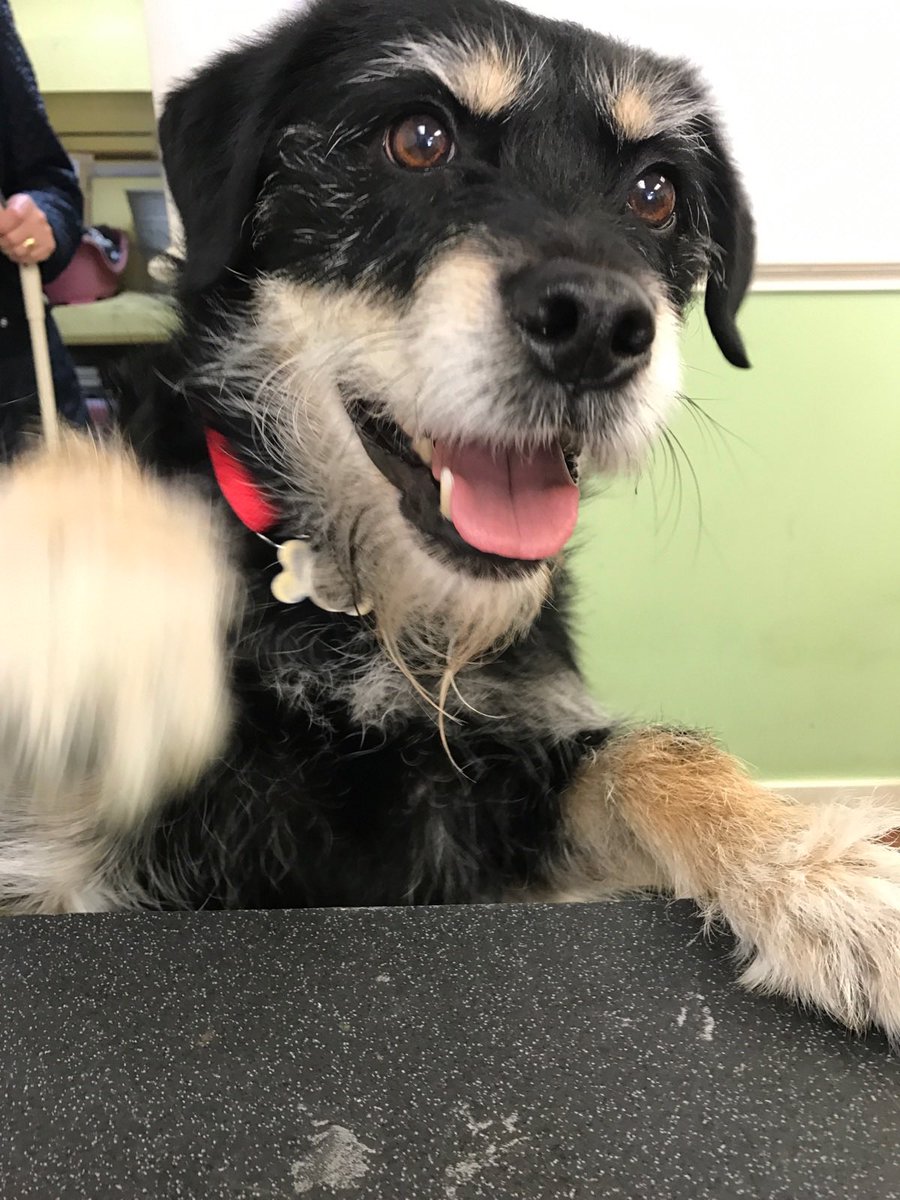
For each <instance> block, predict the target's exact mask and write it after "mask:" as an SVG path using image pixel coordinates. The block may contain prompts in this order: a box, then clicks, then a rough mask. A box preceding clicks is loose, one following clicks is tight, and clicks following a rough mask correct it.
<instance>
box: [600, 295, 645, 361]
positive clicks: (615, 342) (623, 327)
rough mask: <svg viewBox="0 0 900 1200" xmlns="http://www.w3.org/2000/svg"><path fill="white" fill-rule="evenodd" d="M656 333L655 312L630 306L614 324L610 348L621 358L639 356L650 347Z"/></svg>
mask: <svg viewBox="0 0 900 1200" xmlns="http://www.w3.org/2000/svg"><path fill="white" fill-rule="evenodd" d="M655 334H656V323H655V321H654V320H653V313H652V312H650V311H649V309H646V308H637V307H634V308H629V309H626V311H625V312H623V313H622V314H621V315H620V316H619V317H618V318H617V320H616V323H615V325H614V326H613V329H612V336H611V337H610V343H609V344H610V349H611V350H612V352H613V354H615V355H617V356H618V357H619V358H637V357H638V356H639V355H641V354H643V353H644V352H645V351H646V350H649V349H650V346H651V345H652V344H653V338H654V336H655Z"/></svg>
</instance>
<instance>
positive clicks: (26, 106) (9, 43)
mask: <svg viewBox="0 0 900 1200" xmlns="http://www.w3.org/2000/svg"><path fill="white" fill-rule="evenodd" d="M0 139H2V150H0V188H2V190H3V192H4V194H5V195H6V196H11V195H14V194H15V193H17V192H27V193H28V194H29V195H30V196H31V197H32V199H33V200H34V202H35V204H37V205H38V206H39V207H40V208H41V209H43V211H44V214H45V215H46V217H47V220H48V221H49V222H50V227H51V229H52V230H53V236H54V238H55V239H56V250H55V251H54V252H53V254H52V255H51V256H50V258H48V259H47V261H46V262H43V263H41V275H42V276H43V278H44V282H45V283H49V282H50V281H51V280H52V279H55V278H56V276H57V275H58V274H59V273H60V271H62V270H63V268H64V267H66V266H67V265H68V263H69V260H70V259H71V258H72V255H73V254H74V253H75V251H76V249H77V248H78V243H79V242H80V240H81V228H82V219H83V216H84V203H83V200H82V196H81V189H80V188H79V186H78V179H77V177H76V175H75V171H74V169H73V167H72V164H71V162H70V161H69V157H68V155H67V154H66V152H65V150H64V149H63V148H62V146H61V145H60V142H59V139H58V138H57V136H56V134H55V133H54V132H53V130H52V129H51V128H50V122H49V121H48V120H47V113H46V110H45V109H44V102H43V101H42V99H41V95H40V92H39V91H38V86H37V81H36V79H35V77H34V72H33V71H32V69H31V63H30V62H29V61H28V55H27V54H26V53H25V48H24V46H23V45H22V42H21V40H20V39H19V35H18V33H17V32H16V27H15V24H14V22H13V16H12V11H11V10H10V7H9V0H0Z"/></svg>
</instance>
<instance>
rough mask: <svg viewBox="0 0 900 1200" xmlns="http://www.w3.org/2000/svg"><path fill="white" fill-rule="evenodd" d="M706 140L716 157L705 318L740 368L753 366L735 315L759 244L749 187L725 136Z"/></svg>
mask: <svg viewBox="0 0 900 1200" xmlns="http://www.w3.org/2000/svg"><path fill="white" fill-rule="evenodd" d="M706 140H707V147H708V149H709V153H710V157H711V159H712V181H711V183H710V186H709V189H708V203H709V232H710V237H711V239H712V243H713V244H712V248H711V252H710V257H711V262H710V270H709V278H708V279H707V281H706V303H705V307H706V319H707V321H708V322H709V327H710V329H711V330H712V334H713V337H714V338H715V339H716V342H717V343H718V346H719V349H720V350H721V351H722V353H723V354H724V355H725V357H726V358H727V359H728V361H729V362H730V363H731V364H732V365H733V366H735V367H749V366H750V360H749V359H748V358H747V352H746V350H745V349H744V343H743V341H742V339H741V335H740V333H739V332H738V327H737V324H736V322H735V317H736V315H737V310H738V309H739V308H740V305H741V301H742V300H743V298H744V295H745V293H746V291H747V288H748V287H749V285H750V277H751V275H752V274H753V261H754V253H755V249H756V237H755V234H754V231H753V218H752V216H751V214H750V205H749V203H748V202H747V197H746V194H745V192H744V188H743V186H742V184H741V181H740V178H739V176H738V173H737V171H736V170H735V167H734V163H733V162H732V161H731V156H730V155H729V153H728V151H727V150H726V149H725V146H724V143H723V142H722V140H721V138H720V137H718V136H717V135H716V134H712V135H711V136H709V137H708V138H707V139H706Z"/></svg>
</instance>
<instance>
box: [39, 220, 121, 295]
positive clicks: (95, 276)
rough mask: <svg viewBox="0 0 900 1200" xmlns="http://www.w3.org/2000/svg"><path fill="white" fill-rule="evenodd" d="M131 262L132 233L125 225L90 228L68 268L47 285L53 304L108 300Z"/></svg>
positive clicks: (47, 293)
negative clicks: (126, 230) (129, 253)
mask: <svg viewBox="0 0 900 1200" xmlns="http://www.w3.org/2000/svg"><path fill="white" fill-rule="evenodd" d="M127 262H128V236H127V234H125V233H123V232H122V230H121V229H109V228H107V227H105V226H104V227H103V228H100V229H86V230H85V231H84V233H83V234H82V237H81V245H80V246H79V247H78V249H77V250H76V251H75V256H74V258H73V259H72V261H71V262H70V263H69V265H68V266H67V267H66V269H65V270H64V271H63V272H62V273H61V274H60V275H57V277H56V279H54V280H53V282H52V283H48V284H47V285H46V286H45V287H44V294H45V295H46V297H47V299H48V300H49V301H50V303H51V304H90V303H91V301H92V300H106V299H108V298H109V297H110V296H114V295H115V294H116V292H118V290H119V288H120V286H121V282H122V281H121V275H122V272H123V271H124V270H125V264H126V263H127Z"/></svg>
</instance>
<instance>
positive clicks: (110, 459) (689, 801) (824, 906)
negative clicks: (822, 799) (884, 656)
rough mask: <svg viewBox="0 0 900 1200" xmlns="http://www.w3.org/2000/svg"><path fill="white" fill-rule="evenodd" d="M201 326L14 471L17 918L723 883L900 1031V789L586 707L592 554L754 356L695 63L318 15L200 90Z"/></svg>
mask: <svg viewBox="0 0 900 1200" xmlns="http://www.w3.org/2000/svg"><path fill="white" fill-rule="evenodd" d="M160 138H161V145H162V151H163V158H164V164H165V169H166V173H167V177H168V182H169V185H170V188H171V193H172V196H173V198H174V201H175V203H176V205H177V208H178V210H179V212H180V215H181V218H182V221H183V229H184V255H183V260H182V261H181V263H180V267H179V278H178V284H177V291H178V301H179V306H180V314H181V327H180V330H179V332H178V334H177V335H176V336H175V337H174V338H173V340H172V341H171V343H170V344H169V345H168V346H167V347H165V348H164V349H163V350H162V351H161V352H160V354H159V355H158V356H157V357H155V358H154V360H153V361H152V363H150V364H146V365H144V366H142V367H141V369H140V370H139V371H137V372H136V373H135V375H134V377H133V378H132V381H131V383H130V385H129V386H128V387H127V388H125V389H124V393H123V397H122V401H121V413H120V418H121V419H120V425H121V432H120V434H119V436H118V438H116V439H113V440H110V441H103V442H92V441H90V440H88V439H85V438H80V439H79V438H75V437H69V438H67V439H65V440H64V443H63V446H62V448H61V449H60V450H58V451H50V450H45V451H40V450H35V451H34V452H33V453H32V454H31V455H29V456H24V457H22V458H21V459H19V460H17V461H16V462H15V463H14V464H12V465H11V466H10V467H8V468H7V469H6V470H5V472H4V474H3V476H2V483H0V561H2V562H3V564H4V577H3V582H2V585H0V628H3V629H4V631H5V633H6V644H5V647H4V652H3V655H2V662H0V749H2V753H0V762H2V775H0V795H2V797H3V799H2V804H0V901H2V905H3V909H4V911H6V912H26V913H45V912H47V913H49V912H60V911H97V910H111V909H120V908H135V907H137V908H163V909H173V908H200V907H204V908H234V907H273V906H278V907H284V906H304V905H388V904H432V903H470V902H497V901H510V902H525V901H544V902H556V901H570V900H598V899H606V898H612V897H617V896H622V895H625V894H629V893H641V892H648V891H651V892H658V893H663V894H667V895H673V896H677V897H685V898H690V899H691V900H693V901H694V902H696V904H697V905H698V906H699V908H700V909H701V910H702V912H703V913H704V914H705V916H706V918H707V920H708V921H711V922H721V923H723V924H724V925H726V926H727V927H729V928H730V930H731V931H732V932H733V934H734V936H735V939H736V945H737V950H738V953H739V955H740V957H741V959H742V962H743V971H742V980H743V983H744V984H746V985H747V986H749V987H753V988H757V989H760V990H763V991H766V992H776V993H780V994H782V995H785V996H789V997H794V998H796V999H797V1000H799V1001H801V1002H802V1003H804V1004H808V1005H813V1006H817V1007H818V1008H820V1009H822V1010H824V1011H825V1012H827V1013H829V1014H831V1015H832V1016H833V1017H834V1018H836V1019H838V1020H839V1021H842V1022H844V1023H845V1024H846V1025H848V1026H850V1027H852V1028H854V1029H861V1028H863V1027H865V1026H867V1025H870V1024H874V1025H877V1026H879V1027H880V1028H882V1029H883V1030H886V1031H887V1032H888V1034H890V1035H893V1036H896V1035H898V1034H900V853H898V850H897V849H896V848H894V847H893V846H892V845H891V844H890V843H891V836H892V831H894V830H895V829H896V828H897V827H898V826H900V812H898V811H896V810H895V809H892V808H890V807H886V806H877V805H875V804H873V803H869V804H861V805H859V806H856V807H847V806H842V805H839V804H830V805H826V806H821V807H810V806H807V805H804V804H800V803H794V802H791V801H789V800H787V799H785V798H782V797H779V796H777V795H774V794H772V793H770V792H768V791H767V790H765V789H764V788H762V787H761V786H759V785H757V784H756V783H754V782H753V781H752V780H751V779H749V778H748V777H747V775H746V774H745V773H744V771H743V770H742V768H741V767H740V765H739V764H738V763H737V762H735V760H734V759H732V758H731V757H729V756H728V755H727V754H726V753H724V752H723V751H722V750H720V749H719V748H718V747H717V746H716V745H715V744H714V742H713V741H712V740H710V739H709V738H708V737H707V736H706V735H704V734H701V733H695V732H692V731H689V730H684V729H679V728H662V727H649V728H639V727H631V726H627V725H625V724H623V723H621V722H618V721H616V720H615V719H613V718H610V717H609V716H607V715H606V714H605V713H604V712H603V711H602V710H601V709H600V708H599V707H598V706H597V705H596V703H595V702H594V700H593V699H592V697H591V696H590V695H589V693H588V691H587V689H586V686H585V684H584V682H583V680H582V677H581V675H580V673H579V669H578V666H577V663H576V660H575V656H574V653H573V648H572V642H571V637H570V630H569V621H568V618H567V612H566V595H567V582H566V571H565V565H564V558H565V546H566V544H567V543H568V541H569V539H570V536H571V534H572V531H573V527H574V524H575V519H576V517H577V513H578V502H579V496H580V494H581V489H582V488H583V487H584V485H585V481H587V480H588V479H589V478H590V477H591V476H592V475H593V474H594V473H596V472H605V473H610V472H615V471H628V470H630V469H632V468H634V467H635V466H636V465H638V464H639V463H640V461H641V459H642V457H643V456H644V454H645V453H646V451H647V449H648V447H650V446H651V445H652V443H653V440H654V438H655V436H656V435H657V434H659V433H660V431H661V430H662V429H663V428H664V426H665V423H666V421H667V419H668V417H669V415H670V413H671V412H672V410H673V408H674V407H675V406H676V405H677V403H678V399H679V353H678V332H679V327H680V324H681V320H682V317H683V315H684V313H685V311H686V309H687V307H688V305H689V304H690V303H691V301H692V298H693V296H694V295H695V292H696V290H697V288H698V285H703V284H705V300H704V305H705V313H706V317H707V319H708V323H709V326H710V328H711V331H712V334H713V336H714V337H715V340H716V342H717V343H718V345H719V347H720V348H721V351H722V353H723V354H724V356H725V358H726V359H727V360H728V361H729V362H730V363H732V364H734V365H735V366H736V367H746V366H747V365H748V361H747V356H746V353H745V350H744V346H743V343H742V340H741V335H740V333H739V330H738V328H737V325H736V314H737V311H738V308H739V306H740V303H741V300H742V299H743V297H744V294H745V292H746V290H747V287H748V283H749V280H750V276H751V271H752V266H753V247H754V235H753V225H752V220H751V216H750V211H749V208H748V204H747V200H746V198H745V195H744V190H743V186H742V183H741V181H740V179H739V176H738V174H737V172H736V170H735V167H734V165H733V162H732V159H731V157H730V153H729V150H728V148H727V145H726V142H725V138H724V135H723V132H722V130H721V128H720V125H719V121H718V118H717V116H716V115H715V112H714V110H713V107H712V103H711V100H710V97H709V95H708V93H707V91H706V89H705V87H704V85H703V84H702V82H701V81H700V79H699V77H698V75H697V74H696V73H695V71H694V70H693V68H691V67H690V66H688V65H687V64H685V63H683V62H676V61H671V60H668V59H665V58H661V57H658V56H656V55H654V54H651V53H648V52H644V51H641V50H636V49H633V48H631V47H629V46H626V45H623V44H620V43H619V42H616V41H613V40H610V39H609V38H606V37H603V36H600V35H598V34H595V33H590V32H587V31H585V30H584V29H582V28H579V27H577V26H576V25H573V24H563V23H557V22H553V21H548V20H545V19H541V18H538V17H535V16H532V15H529V14H527V13H526V12H524V11H520V10H519V9H517V8H515V7H513V6H511V5H509V4H505V3H501V2H500V0H458V3H454V4H453V5H444V4H441V3H439V2H438V0H397V3H393V4H391V5H381V4H377V3H374V2H373V0H329V2H328V3H314V4H313V5H312V6H311V7H309V8H307V9H306V10H304V11H303V12H302V13H301V14H300V15H295V16H292V17H291V18H289V19H287V20H285V21H284V22H283V23H282V24H281V25H279V26H278V27H277V28H275V29H274V30H272V31H271V32H269V33H268V34H266V35H265V36H262V37H260V38H259V39H258V40H256V41H252V42H248V43H247V44H245V45H241V46H238V47H237V48H234V49H231V50H228V51H227V52H225V53H223V54H222V55H220V56H219V57H218V58H217V59H215V60H214V61H213V62H212V63H211V64H210V65H208V66H206V67H205V68H203V69H202V70H201V71H200V72H199V73H198V74H196V75H194V76H193V77H192V78H189V79H188V80H186V81H185V82H183V83H182V84H181V85H180V86H178V87H177V88H176V89H175V90H174V92H173V93H172V94H171V95H170V96H169V98H168V101H167V103H166V106H165V111H164V113H163V115H162V119H161V125H160Z"/></svg>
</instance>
